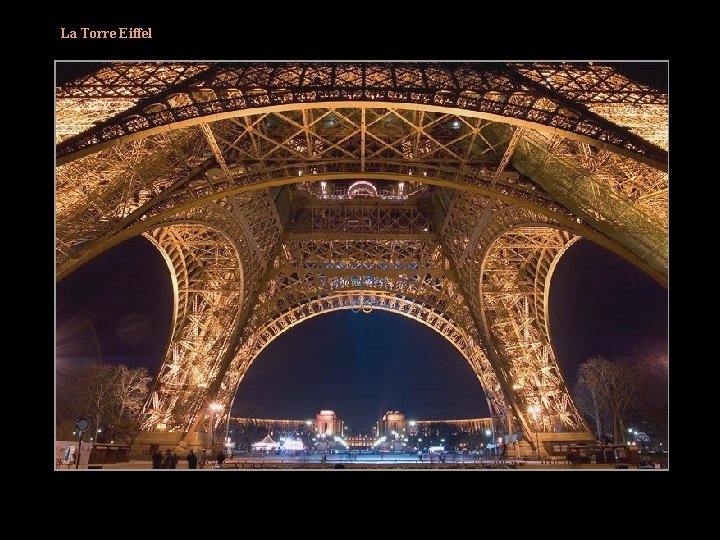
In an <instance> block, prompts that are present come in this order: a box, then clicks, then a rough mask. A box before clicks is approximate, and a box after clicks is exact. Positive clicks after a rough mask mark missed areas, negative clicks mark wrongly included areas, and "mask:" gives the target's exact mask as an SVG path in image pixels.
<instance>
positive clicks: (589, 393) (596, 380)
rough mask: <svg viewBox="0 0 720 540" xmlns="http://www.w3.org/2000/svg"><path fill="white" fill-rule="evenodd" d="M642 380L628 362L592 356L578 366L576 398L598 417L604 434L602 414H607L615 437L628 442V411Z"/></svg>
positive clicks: (593, 415)
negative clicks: (626, 430) (624, 425)
mask: <svg viewBox="0 0 720 540" xmlns="http://www.w3.org/2000/svg"><path fill="white" fill-rule="evenodd" d="M639 381H640V373H639V371H638V369H637V368H636V367H634V366H631V365H630V364H627V363H625V362H610V361H609V360H607V359H606V358H603V357H595V358H590V359H589V360H587V361H586V362H584V363H583V364H581V365H580V367H579V368H578V384H577V391H576V396H575V397H576V399H577V402H578V406H579V407H580V408H581V410H583V412H585V413H586V414H587V415H588V416H589V417H591V418H593V419H594V420H595V425H596V429H597V431H598V434H599V436H601V435H602V416H603V415H604V414H605V413H607V414H608V415H609V417H610V419H611V420H610V421H611V423H612V427H613V440H614V441H615V442H625V433H624V430H623V421H624V417H625V412H626V411H627V409H628V406H629V405H630V403H631V401H632V400H633V398H634V397H635V391H636V389H637V386H638V383H639Z"/></svg>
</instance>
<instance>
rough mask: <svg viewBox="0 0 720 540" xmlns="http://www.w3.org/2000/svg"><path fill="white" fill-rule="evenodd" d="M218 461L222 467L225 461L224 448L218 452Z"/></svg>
mask: <svg viewBox="0 0 720 540" xmlns="http://www.w3.org/2000/svg"><path fill="white" fill-rule="evenodd" d="M216 457H217V463H218V465H220V466H221V467H222V464H223V462H224V461H225V452H223V451H222V450H221V451H220V452H218V453H217V456H216Z"/></svg>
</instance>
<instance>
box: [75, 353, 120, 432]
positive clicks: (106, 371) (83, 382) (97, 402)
mask: <svg viewBox="0 0 720 540" xmlns="http://www.w3.org/2000/svg"><path fill="white" fill-rule="evenodd" d="M115 388H116V368H115V367H114V366H106V365H103V364H90V365H88V366H87V367H86V368H85V372H84V373H83V375H82V376H81V377H80V379H79V380H78V384H77V394H76V395H77V400H78V403H77V408H78V410H80V411H82V414H84V415H87V416H88V417H90V418H91V419H92V421H93V424H94V428H95V440H97V434H98V433H99V430H100V427H101V426H102V421H103V420H105V421H107V420H109V419H110V418H111V417H112V416H113V414H114V410H115V409H116V406H117V399H116V390H115Z"/></svg>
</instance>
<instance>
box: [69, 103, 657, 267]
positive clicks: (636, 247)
mask: <svg viewBox="0 0 720 540" xmlns="http://www.w3.org/2000/svg"><path fill="white" fill-rule="evenodd" d="M518 172H520V173H522V174H518ZM403 177H404V178H405V179H408V180H409V179H413V180H417V181H421V182H424V183H431V184H432V183H435V184H439V185H448V186H452V187H456V188H459V189H463V190H472V191H474V192H476V193H482V194H485V195H493V196H497V197H499V198H501V199H502V200H505V201H507V202H513V203H515V204H519V205H525V206H528V207H532V208H534V209H538V210H544V211H548V212H551V213H554V214H558V213H565V214H566V215H567V216H568V219H571V220H575V219H576V216H578V217H579V218H580V219H581V220H583V221H587V222H589V223H590V224H591V225H592V227H593V228H594V229H595V230H597V231H599V232H601V233H602V234H603V235H604V236H607V237H610V238H612V239H614V240H615V241H616V243H617V244H618V246H622V247H624V248H625V249H626V250H629V251H630V252H631V253H632V254H633V255H634V256H635V257H637V258H638V259H640V261H641V262H642V263H643V264H644V265H646V270H647V271H648V272H650V273H653V275H654V276H655V277H656V279H658V280H660V281H663V280H664V279H666V274H667V242H666V236H667V235H666V230H667V196H668V192H667V186H668V183H667V175H666V174H665V173H662V172H661V171H658V170H657V169H653V168H652V167H649V166H647V165H643V164H641V163H639V162H637V161H634V160H632V159H629V158H627V157H622V156H620V155H618V154H613V153H611V152H609V151H606V150H598V149H597V148H594V147H591V146H589V145H587V144H585V143H581V142H577V141H572V140H568V139H564V138H562V137H559V136H555V137H550V136H546V135H544V134H542V133H540V132H537V131H534V130H530V129H517V128H514V127H512V126H509V125H506V124H499V123H497V122H490V121H487V120H483V119H481V118H471V117H465V116H462V115H457V114H450V113H441V112H428V111H417V110H405V109H392V108H378V109H366V108H333V109H309V110H306V109H302V110H295V111H285V112H276V113H262V114H258V115H252V116H246V117H242V118H230V119H227V120H219V121H215V122H212V123H211V124H202V125H200V126H195V127H188V128H183V129H179V130H177V131H171V132H169V133H165V132H163V133H160V134H157V135H151V136H148V137H146V138H143V139H140V140H132V141H126V142H121V143H119V144H117V145H115V146H112V147H110V148H107V149H104V150H101V151H99V152H96V153H94V154H91V155H89V156H85V157H82V158H80V159H77V160H74V161H71V162H69V163H67V164H65V165H61V166H60V167H59V168H58V174H57V214H58V218H57V221H58V226H57V235H58V252H57V257H58V274H59V275H60V276H64V275H66V274H67V273H68V272H70V271H72V270H73V269H74V268H76V267H77V266H79V265H81V264H82V263H83V262H85V261H86V260H87V259H88V258H91V257H92V256H94V255H96V254H97V253H99V252H101V251H102V250H104V249H106V248H107V247H109V246H111V245H113V244H114V243H117V242H118V241H120V240H122V239H123V238H127V237H129V236H132V234H133V233H135V234H137V231H138V230H145V229H147V228H148V226H149V225H151V224H152V223H154V222H156V221H159V220H162V219H163V218H164V217H165V216H167V215H169V214H172V213H174V212H176V211H177V209H178V208H182V207H187V206H194V205H199V204H203V203H205V202H211V201H212V200H216V199H218V198H222V197H227V196H231V195H233V194H236V193H240V192H243V191H247V190H251V189H257V188H259V187H263V186H267V185H277V184H282V183H290V182H306V181H316V182H317V181H322V180H330V179H336V178H348V179H356V180H357V179H361V178H367V179H378V178H386V179H394V180H396V181H398V180H402V179H403ZM623 256H627V254H623ZM634 262H636V261H634Z"/></svg>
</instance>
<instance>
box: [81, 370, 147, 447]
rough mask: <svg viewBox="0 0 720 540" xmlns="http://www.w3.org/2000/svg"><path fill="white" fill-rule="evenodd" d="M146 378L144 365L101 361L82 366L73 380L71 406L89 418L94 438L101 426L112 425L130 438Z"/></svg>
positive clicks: (145, 387)
mask: <svg viewBox="0 0 720 540" xmlns="http://www.w3.org/2000/svg"><path fill="white" fill-rule="evenodd" d="M150 379H151V378H150V376H149V374H148V371H147V369H145V368H129V367H127V366H124V365H119V366H108V365H103V364H90V365H88V366H87V367H86V368H85V370H84V372H83V373H82V375H81V376H80V378H79V379H78V381H77V385H76V394H75V395H76V401H75V404H74V410H75V411H76V414H78V415H86V416H88V417H90V418H91V419H92V421H93V426H94V430H95V437H94V438H95V440H96V441H97V437H98V433H99V432H100V431H99V430H100V429H101V428H102V427H103V426H113V428H114V431H115V432H118V433H125V434H127V435H129V436H130V438H131V439H132V438H134V434H135V432H136V431H137V427H138V425H137V417H138V414H139V412H140V410H141V409H142V406H143V404H144V402H145V399H146V398H147V395H148V389H149V383H150Z"/></svg>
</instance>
